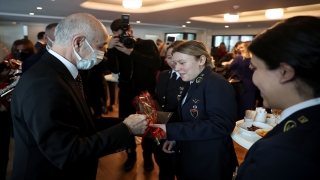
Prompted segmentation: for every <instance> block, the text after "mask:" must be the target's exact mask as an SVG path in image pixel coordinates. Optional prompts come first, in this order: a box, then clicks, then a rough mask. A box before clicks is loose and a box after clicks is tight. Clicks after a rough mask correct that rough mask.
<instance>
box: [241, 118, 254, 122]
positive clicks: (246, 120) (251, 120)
mask: <svg viewBox="0 0 320 180" xmlns="http://www.w3.org/2000/svg"><path fill="white" fill-rule="evenodd" d="M243 120H244V122H253V121H254V119H249V118H246V117H244V118H243Z"/></svg>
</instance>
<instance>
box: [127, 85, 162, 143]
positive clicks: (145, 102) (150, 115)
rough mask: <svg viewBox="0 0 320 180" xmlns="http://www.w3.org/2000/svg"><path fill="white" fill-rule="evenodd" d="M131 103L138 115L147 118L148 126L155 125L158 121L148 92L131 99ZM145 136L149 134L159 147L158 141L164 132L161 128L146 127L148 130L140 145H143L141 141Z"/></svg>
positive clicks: (154, 105)
mask: <svg viewBox="0 0 320 180" xmlns="http://www.w3.org/2000/svg"><path fill="white" fill-rule="evenodd" d="M132 103H133V106H134V107H135V108H136V110H137V113H138V114H144V115H146V116H147V120H148V121H149V124H156V123H157V120H158V119H157V108H156V104H155V102H154V100H153V98H152V97H151V95H150V94H149V92H148V91H143V92H141V93H140V95H139V96H136V97H135V98H133V100H132ZM147 134H149V135H150V136H151V137H152V139H154V140H155V141H156V143H157V145H160V142H159V139H162V138H163V137H164V136H165V132H164V131H163V130H162V129H161V128H154V127H150V126H148V128H147V129H146V131H145V133H144V134H143V136H142V141H141V143H143V140H144V138H145V136H146V135H147ZM142 147H143V146H142Z"/></svg>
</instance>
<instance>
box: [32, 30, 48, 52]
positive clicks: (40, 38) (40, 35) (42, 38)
mask: <svg viewBox="0 0 320 180" xmlns="http://www.w3.org/2000/svg"><path fill="white" fill-rule="evenodd" d="M45 37H46V34H45V32H44V31H41V32H39V33H38V34H37V38H38V41H37V42H36V44H34V48H35V49H36V50H37V52H38V51H39V49H40V48H41V47H42V46H43V45H45V44H46V43H47V41H46V39H45Z"/></svg>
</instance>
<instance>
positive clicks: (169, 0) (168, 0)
mask: <svg viewBox="0 0 320 180" xmlns="http://www.w3.org/2000/svg"><path fill="white" fill-rule="evenodd" d="M167 1H171V2H172V1H175V0H167Z"/></svg>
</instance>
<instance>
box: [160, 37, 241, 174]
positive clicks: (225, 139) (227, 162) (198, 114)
mask: <svg viewBox="0 0 320 180" xmlns="http://www.w3.org/2000/svg"><path fill="white" fill-rule="evenodd" d="M172 54H173V57H172V60H173V63H174V64H175V65H176V66H175V70H176V71H177V72H178V73H179V74H180V77H181V78H182V80H183V81H186V82H188V83H187V86H186V87H185V88H184V90H183V91H181V98H180V101H179V104H178V113H179V121H180V122H177V123H169V124H166V125H159V124H158V125H154V126H156V127H161V128H162V129H163V130H165V131H166V135H167V141H166V142H165V143H164V145H163V151H165V152H167V153H171V154H173V155H174V156H176V158H177V161H176V162H175V166H176V168H177V179H178V180H180V179H181V180H182V179H183V180H188V179H190V180H194V179H201V180H209V179H210V180H212V179H220V180H225V179H231V178H232V173H233V171H234V169H235V167H236V165H237V164H238V163H237V158H236V155H235V150H234V147H233V142H232V139H231V137H230V134H231V132H232V131H233V129H234V127H235V122H236V101H235V98H234V90H233V88H232V86H231V85H230V84H229V82H228V81H227V80H226V79H225V78H223V77H222V76H220V75H218V74H216V73H215V72H213V71H212V68H211V65H212V61H211V56H210V54H209V52H208V51H207V49H206V47H205V45H204V44H203V43H202V42H199V41H186V42H184V43H182V44H180V45H179V46H177V47H176V48H174V49H173V51H172Z"/></svg>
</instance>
